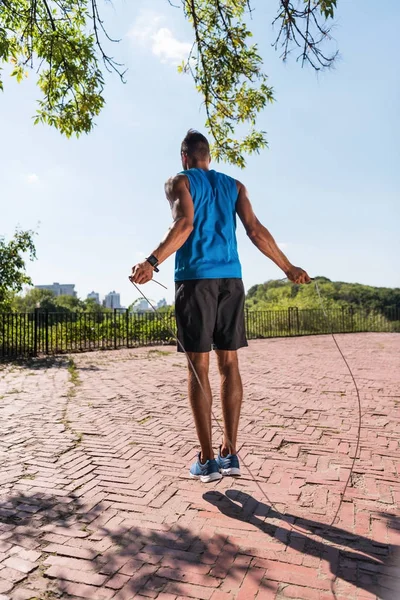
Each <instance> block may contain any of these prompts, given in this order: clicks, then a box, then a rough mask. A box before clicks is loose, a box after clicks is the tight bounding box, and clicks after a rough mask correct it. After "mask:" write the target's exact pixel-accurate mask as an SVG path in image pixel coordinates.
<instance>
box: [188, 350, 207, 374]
mask: <svg viewBox="0 0 400 600" xmlns="http://www.w3.org/2000/svg"><path fill="white" fill-rule="evenodd" d="M187 358H188V369H189V372H192V371H193V367H194V368H195V370H196V373H197V374H198V375H200V374H207V373H208V367H209V363H210V353H209V352H188V353H187Z"/></svg>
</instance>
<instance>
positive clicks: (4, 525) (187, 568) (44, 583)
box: [0, 493, 269, 600]
mask: <svg viewBox="0 0 400 600" xmlns="http://www.w3.org/2000/svg"><path fill="white" fill-rule="evenodd" d="M106 508H107V507H106V506H105V505H103V503H99V504H97V505H96V506H95V507H94V508H92V509H91V510H89V511H87V510H86V509H85V505H84V504H83V503H82V501H81V500H80V499H78V498H76V497H74V495H71V496H68V497H62V498H59V497H58V498H56V497H53V496H47V495H45V494H41V493H35V494H31V495H29V494H12V495H11V494H10V496H9V497H8V498H7V499H3V500H2V501H1V502H0V544H2V543H3V544H4V543H5V544H6V545H8V544H12V545H16V546H20V547H23V548H26V549H28V550H34V551H37V552H42V556H41V558H40V559H39V560H38V567H37V568H36V569H35V570H34V571H32V572H31V573H30V574H29V575H26V576H25V578H24V579H22V580H20V581H18V582H15V586H14V588H13V590H12V592H7V593H11V598H14V596H15V597H18V590H19V589H20V588H22V589H21V590H20V593H22V591H23V590H24V591H25V590H32V599H35V600H37V599H38V598H40V600H53V599H55V598H60V597H61V598H69V597H70V595H69V593H68V590H69V586H70V585H71V583H69V582H68V579H69V578H70V574H69V573H68V571H67V570H65V567H63V562H64V564H65V562H66V560H67V559H66V558H65V557H63V555H62V551H61V549H60V548H59V549H58V552H56V551H55V549H54V548H55V546H54V544H51V540H50V539H47V540H46V539H44V537H45V536H49V534H51V533H52V530H54V532H55V534H56V535H57V536H59V535H60V530H59V529H58V528H64V530H65V533H64V535H65V536H66V537H65V540H66V543H65V544H64V545H67V546H68V545H72V544H74V545H75V547H81V548H85V549H88V550H89V548H92V549H93V550H92V551H91V552H90V554H88V558H87V559H85V560H83V561H82V562H81V564H83V566H82V568H83V569H86V570H89V569H91V570H92V572H93V573H97V574H100V575H103V576H105V577H107V579H104V582H103V583H102V585H105V584H106V583H107V582H108V580H109V579H110V578H112V577H113V576H114V575H115V574H117V573H118V572H119V573H122V574H123V575H125V577H123V579H124V580H125V579H126V581H124V593H125V595H124V599H126V600H128V599H129V600H130V598H133V597H134V596H135V594H137V593H138V592H140V591H144V590H147V592H148V591H149V590H152V592H154V597H155V595H156V592H161V591H164V590H166V591H168V592H169V593H172V594H176V595H186V594H185V590H184V589H183V587H182V586H183V584H185V583H193V579H195V578H196V576H197V575H198V574H199V572H203V571H204V574H207V573H208V572H209V571H211V573H210V575H211V578H210V585H212V583H215V584H216V585H219V581H218V580H217V579H216V578H215V577H216V576H217V577H220V578H221V579H220V580H222V579H223V576H222V575H221V573H218V574H217V573H213V572H212V568H213V565H214V563H215V562H216V560H217V558H218V557H219V556H220V553H221V550H222V549H223V548H224V550H223V552H224V556H225V558H226V563H227V564H228V565H229V574H230V576H231V577H232V578H233V580H237V581H238V585H239V583H240V582H241V581H242V579H243V577H244V576H245V574H246V572H247V570H248V567H247V565H244V564H243V565H241V564H233V565H232V562H233V558H234V557H235V556H236V555H237V553H238V551H239V550H238V548H237V547H235V546H233V545H232V544H226V536H219V535H215V536H213V537H212V538H210V539H208V540H207V539H204V538H202V537H200V536H196V535H193V533H192V532H191V531H190V530H189V529H187V528H185V527H180V526H178V525H176V526H172V527H171V528H170V529H169V530H168V531H162V530H161V529H162V525H161V526H160V525H158V524H157V523H154V524H152V525H151V527H154V529H149V528H148V527H143V528H142V527H138V526H137V525H135V526H132V527H130V526H129V525H128V521H129V519H128V521H125V523H127V524H126V525H125V526H124V525H123V524H122V526H121V525H119V524H118V523H116V521H117V520H118V519H113V518H112V517H113V514H110V516H109V519H110V520H109V522H108V523H105V524H103V525H102V524H101V522H100V523H99V521H101V517H102V515H104V513H105V511H106ZM125 516H126V513H125ZM131 518H132V520H134V519H135V520H136V521H138V520H140V519H141V518H142V515H141V514H139V513H131ZM96 520H97V521H96ZM95 521H96V522H95ZM92 523H93V526H91V524H92ZM148 525H150V524H148ZM66 528H68V529H69V530H70V531H71V530H75V531H76V530H80V532H82V535H84V534H86V537H82V538H73V539H72V541H70V540H69V537H71V535H68V530H67V529H66ZM157 529H158V530H157ZM71 533H72V531H71ZM58 543H60V542H58ZM46 547H47V548H48V550H47V552H46V551H44V549H45V548H46ZM89 561H90V564H89ZM53 565H56V566H58V570H57V575H56V577H54V576H52V577H49V575H48V574H46V572H48V570H49V569H50V567H52V566H53ZM73 565H74V559H69V565H68V567H69V568H70V569H71V568H74V566H73ZM202 565H203V566H204V569H202ZM231 565H232V566H231ZM75 568H76V569H78V563H76V567H75ZM191 568H192V570H193V571H194V572H191ZM219 568H220V567H219ZM8 571H9V569H8ZM81 573H82V575H83V577H84V575H85V571H81ZM250 576H251V575H250ZM1 581H2V573H1V566H0V583H1ZM260 587H262V588H265V589H267V588H268V587H269V586H268V583H263V584H262V585H261V586H260ZM97 589H98V592H96V591H95V590H96V588H93V590H94V592H93V593H94V594H95V595H94V596H91V597H93V598H94V597H96V599H97V598H98V600H100V598H103V596H102V594H101V591H100V590H104V589H105V588H103V587H99V588H97ZM107 591H108V592H110V589H108V590H107ZM97 593H98V596H97V595H96V594H97ZM21 597H22V596H21ZM23 597H24V598H28V596H26V595H25V596H23ZM71 597H72V596H71ZM107 597H109V596H107ZM74 598H76V596H74Z"/></svg>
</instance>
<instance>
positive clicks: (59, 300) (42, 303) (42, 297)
mask: <svg viewBox="0 0 400 600" xmlns="http://www.w3.org/2000/svg"><path fill="white" fill-rule="evenodd" d="M11 308H12V310H13V311H14V312H19V313H31V312H34V310H35V308H40V309H41V310H42V311H48V312H50V313H64V314H71V313H83V312H90V313H96V314H97V313H99V314H100V313H105V312H112V311H111V310H110V309H108V308H105V307H104V306H101V305H99V304H97V302H95V301H94V300H93V299H91V298H87V299H86V300H81V299H80V298H76V297H75V296H68V295H66V294H61V295H60V296H56V295H55V294H54V292H53V291H52V290H46V289H43V288H32V289H30V290H28V291H27V292H26V294H24V295H23V296H20V295H19V296H15V297H14V298H13V301H12V305H11Z"/></svg>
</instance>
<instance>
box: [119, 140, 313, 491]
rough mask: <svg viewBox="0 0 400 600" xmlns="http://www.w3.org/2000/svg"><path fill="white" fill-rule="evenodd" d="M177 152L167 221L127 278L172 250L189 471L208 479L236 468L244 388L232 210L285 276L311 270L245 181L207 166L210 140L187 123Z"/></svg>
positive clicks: (147, 276) (138, 278) (300, 276)
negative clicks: (214, 387)
mask: <svg viewBox="0 0 400 600" xmlns="http://www.w3.org/2000/svg"><path fill="white" fill-rule="evenodd" d="M181 159H182V166H183V169H184V171H183V172H182V173H179V174H178V175H176V176H175V177H172V178H171V179H169V180H168V181H167V183H166V185H165V192H166V196H167V199H168V200H169V203H170V206H171V211H172V217H173V224H172V226H171V227H170V229H169V231H168V232H167V234H166V236H165V238H164V239H163V241H162V242H161V243H160V245H159V246H158V247H157V248H156V249H155V250H154V251H153V252H152V254H151V255H150V256H149V257H148V258H147V259H146V260H145V261H143V262H141V263H139V264H137V265H135V266H134V267H133V269H132V274H131V276H130V279H131V281H132V282H134V283H137V284H143V283H146V282H147V281H150V280H151V279H152V277H153V271H154V270H158V265H160V264H161V263H163V262H164V261H165V260H166V259H167V258H168V257H169V256H170V255H171V254H173V253H174V252H176V259H175V286H176V290H175V291H176V302H175V314H176V321H177V327H178V339H179V341H180V342H181V344H182V346H183V347H184V349H185V350H186V352H187V354H188V359H189V365H188V366H189V399H190V404H191V407H192V411H193V416H194V421H195V425H196V431H197V436H198V438H199V442H200V447H201V451H200V453H199V455H198V459H197V462H195V463H194V464H193V465H192V466H191V468H190V475H191V476H192V477H194V478H196V479H200V480H201V481H202V482H208V481H213V480H215V479H220V478H221V476H222V475H236V476H237V475H240V466H239V460H238V457H237V454H236V443H237V432H238V426H239V417H240V409H241V404H242V397H243V390H242V381H241V377H240V373H239V366H238V357H237V350H238V349H239V348H241V347H243V346H247V341H246V335H245V323H244V300H245V292H244V288H243V283H242V272H241V265H240V262H239V257H238V253H237V244H236V214H237V215H238V216H239V218H240V220H241V221H242V223H243V225H244V227H245V230H246V232H247V235H248V236H249V238H250V239H251V241H252V242H253V244H255V245H256V246H257V248H258V249H259V250H260V251H261V252H262V253H263V254H265V256H267V257H268V258H270V259H271V260H272V261H274V262H275V263H276V264H277V265H278V267H280V268H281V269H282V271H283V272H284V273H285V274H286V276H287V277H288V278H289V279H290V281H292V282H294V283H309V282H310V278H309V276H308V275H307V273H306V272H305V271H303V269H300V268H299V267H295V266H293V265H292V264H291V263H290V262H289V260H288V259H287V258H286V256H285V255H284V254H283V252H281V250H280V249H279V248H278V246H277V245H276V242H275V240H274V239H273V237H272V236H271V234H270V233H269V231H268V230H267V229H266V228H265V227H264V226H263V225H262V224H261V223H260V222H259V220H258V219H257V217H256V216H255V214H254V212H253V208H252V206H251V203H250V200H249V196H248V193H247V190H246V188H245V186H244V185H243V184H242V183H240V182H239V181H235V180H234V179H232V178H231V177H228V176H227V175H224V174H222V173H219V172H216V171H214V170H210V161H211V158H210V148H209V144H208V141H207V139H206V138H205V137H204V136H203V135H202V134H201V133H198V132H197V131H193V130H190V131H188V133H187V135H186V137H185V139H184V140H183V142H182V146H181ZM212 347H214V348H215V350H216V354H217V360H218V367H219V372H220V375H221V404H222V413H223V420H224V437H223V440H222V444H221V446H220V449H219V452H218V455H217V458H215V456H214V451H213V447H212V439H211V433H212V427H211V405H212V394H211V388H210V382H209V379H208V369H209V356H210V350H211V349H212ZM178 350H181V348H180V347H179V345H178ZM194 370H195V372H194Z"/></svg>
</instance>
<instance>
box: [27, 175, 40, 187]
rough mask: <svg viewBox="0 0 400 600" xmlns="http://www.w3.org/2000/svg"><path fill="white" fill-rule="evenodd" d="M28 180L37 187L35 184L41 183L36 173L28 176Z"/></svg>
mask: <svg viewBox="0 0 400 600" xmlns="http://www.w3.org/2000/svg"><path fill="white" fill-rule="evenodd" d="M26 180H27V182H28V183H29V184H31V185H35V183H38V182H39V175H36V173H30V174H29V175H28V176H27V178H26Z"/></svg>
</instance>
